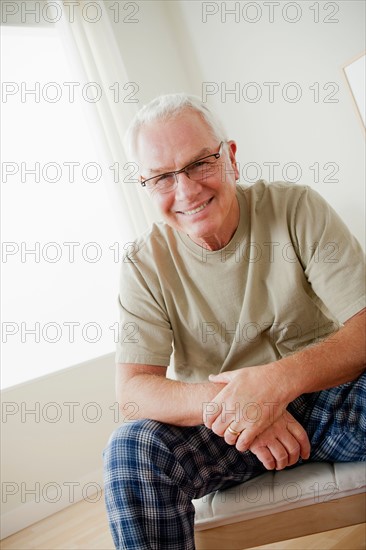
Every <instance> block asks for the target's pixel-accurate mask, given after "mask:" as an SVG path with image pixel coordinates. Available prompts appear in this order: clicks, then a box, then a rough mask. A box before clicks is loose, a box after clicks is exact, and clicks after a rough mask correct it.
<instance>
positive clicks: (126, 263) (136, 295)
mask: <svg viewBox="0 0 366 550" xmlns="http://www.w3.org/2000/svg"><path fill="white" fill-rule="evenodd" d="M143 268H144V266H143V265H142V262H139V261H138V260H137V261H135V260H131V259H130V258H129V257H128V256H125V257H124V258H123V262H122V265H121V271H120V288H119V296H118V308H119V323H120V325H119V339H118V343H117V349H116V356H115V357H116V363H138V364H149V365H156V366H159V365H161V366H168V365H169V361H170V355H171V353H172V330H171V325H170V322H169V319H168V317H167V314H166V311H165V310H164V307H163V300H162V297H161V293H160V292H159V288H158V285H157V284H156V281H154V277H153V274H151V280H149V278H148V276H147V275H148V273H147V274H146V273H145V274H144V273H143V272H142V270H143Z"/></svg>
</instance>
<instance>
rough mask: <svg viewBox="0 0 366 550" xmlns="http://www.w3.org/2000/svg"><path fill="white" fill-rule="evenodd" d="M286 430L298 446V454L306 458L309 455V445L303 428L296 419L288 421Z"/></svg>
mask: <svg viewBox="0 0 366 550" xmlns="http://www.w3.org/2000/svg"><path fill="white" fill-rule="evenodd" d="M287 430H288V432H289V433H291V434H292V435H293V437H294V438H295V439H296V441H297V442H298V444H299V446H300V456H301V458H303V459H305V460H306V459H308V458H309V456H310V451H311V446H310V441H309V437H308V434H307V433H306V431H305V430H304V428H303V427H302V426H301V424H299V423H298V422H297V421H295V422H289V423H288V424H287Z"/></svg>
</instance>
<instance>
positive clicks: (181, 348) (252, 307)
mask: <svg viewBox="0 0 366 550" xmlns="http://www.w3.org/2000/svg"><path fill="white" fill-rule="evenodd" d="M237 198H238V201H239V205H240V221H239V225H238V227H237V230H236V232H235V234H234V236H233V237H232V239H231V241H230V242H229V243H228V245H227V246H225V247H224V248H222V249H221V250H217V251H214V252H212V251H209V250H206V249H204V248H202V247H201V246H199V245H197V244H195V243H194V242H193V241H192V240H191V239H190V238H189V237H188V236H187V235H185V234H182V233H180V232H178V231H176V230H174V229H172V228H171V227H169V226H168V225H166V224H165V223H158V224H154V225H153V226H152V228H151V230H150V231H149V232H147V233H145V234H144V235H143V236H142V237H141V238H139V239H137V240H136V242H135V243H134V245H133V247H130V253H129V254H126V256H125V258H124V261H123V263H122V266H121V280H120V295H119V309H120V338H119V340H120V341H119V343H118V344H117V353H116V362H118V363H140V364H141V363H145V364H151V365H162V366H168V365H169V363H170V365H171V368H173V369H174V374H173V376H174V377H175V378H178V379H180V380H186V381H191V382H197V381H203V380H207V377H208V375H209V374H210V373H218V372H220V371H225V370H234V369H237V368H241V367H245V366H250V365H260V364H265V363H268V362H270V361H273V360H276V359H279V358H281V357H283V356H284V355H287V354H289V353H292V352H293V351H295V350H296V349H299V348H301V347H303V346H305V345H307V344H309V343H311V342H313V341H315V340H317V339H318V338H321V337H324V335H326V334H329V333H330V332H333V331H334V330H335V329H336V328H337V327H338V326H339V324H340V323H343V322H345V321H346V320H347V319H349V318H350V317H352V315H354V314H355V313H357V312H358V311H360V310H361V309H362V308H363V307H364V306H365V292H364V291H365V288H364V254H363V252H362V249H361V247H360V245H359V244H358V242H357V241H356V239H355V238H354V237H353V236H352V235H351V234H350V232H349V231H348V229H347V227H346V226H345V225H344V223H343V222H342V221H341V220H340V218H339V217H338V215H337V214H336V213H335V212H334V211H333V210H332V208H331V207H330V206H329V205H328V203H327V202H326V201H325V200H324V199H323V198H322V197H321V196H320V195H319V194H318V193H317V192H315V191H314V190H312V189H311V188H309V187H305V186H300V185H291V184H287V183H283V182H276V183H271V184H268V183H266V182H264V181H263V180H260V181H258V182H257V183H256V184H254V185H253V186H251V187H248V188H244V187H243V186H241V185H237ZM319 367H320V366H319Z"/></svg>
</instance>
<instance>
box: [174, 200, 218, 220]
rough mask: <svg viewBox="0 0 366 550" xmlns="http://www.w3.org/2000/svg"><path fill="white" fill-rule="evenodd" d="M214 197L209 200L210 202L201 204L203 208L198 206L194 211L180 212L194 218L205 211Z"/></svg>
mask: <svg viewBox="0 0 366 550" xmlns="http://www.w3.org/2000/svg"><path fill="white" fill-rule="evenodd" d="M212 199H213V197H211V198H210V199H208V201H206V202H204V203H203V204H201V206H198V207H197V208H194V210H186V211H185V212H182V211H178V213H179V214H184V215H185V216H192V215H193V214H197V213H198V212H201V210H204V209H205V208H206V206H207V205H208V204H209V203H210V202H211V201H212Z"/></svg>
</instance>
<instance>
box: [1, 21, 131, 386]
mask: <svg viewBox="0 0 366 550" xmlns="http://www.w3.org/2000/svg"><path fill="white" fill-rule="evenodd" d="M2 52H3V54H2V79H3V90H2V92H3V95H2V120H3V136H2V143H3V147H2V177H3V183H2V273H3V276H2V281H3V282H2V350H3V351H2V364H3V370H2V387H9V386H12V385H14V384H18V383H20V382H24V381H26V380H30V379H32V378H35V377H38V376H42V375H45V374H48V373H51V372H54V371H56V370H59V369H62V368H66V367H70V366H72V365H75V364H77V363H80V362H84V361H86V360H88V359H91V358H93V357H97V356H100V355H104V354H106V353H110V352H113V351H114V348H115V339H116V337H117V328H118V327H117V308H116V303H117V302H116V299H117V292H118V273H119V263H120V260H121V254H122V252H123V248H124V247H126V243H127V242H128V240H129V237H128V235H130V232H131V231H130V229H129V227H126V228H125V232H123V234H121V224H120V222H119V221H118V220H117V218H116V217H114V216H113V214H112V204H111V202H112V201H111V200H110V197H109V191H108V182H109V181H110V180H111V178H112V177H113V174H112V171H111V170H110V169H109V167H108V164H109V163H108V161H107V160H106V159H105V158H104V157H103V154H102V153H101V148H100V146H99V142H98V140H99V139H100V136H98V135H97V134H98V129H96V126H95V123H94V122H93V120H92V117H90V116H89V114H88V113H89V111H90V109H93V108H95V103H96V101H98V87H97V86H93V85H90V83H86V82H82V81H81V79H80V78H79V79H78V85H75V84H72V83H75V82H76V79H75V74H74V72H73V69H72V67H71V66H70V65H69V63H68V58H67V56H66V54H65V50H64V46H63V43H62V42H61V40H60V37H59V35H58V31H57V29H56V28H55V27H54V26H52V25H50V26H49V27H37V26H34V27H24V26H23V27H22V26H4V27H3V29H2ZM122 221H123V220H122ZM126 222H127V220H126ZM130 238H131V237H130Z"/></svg>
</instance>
